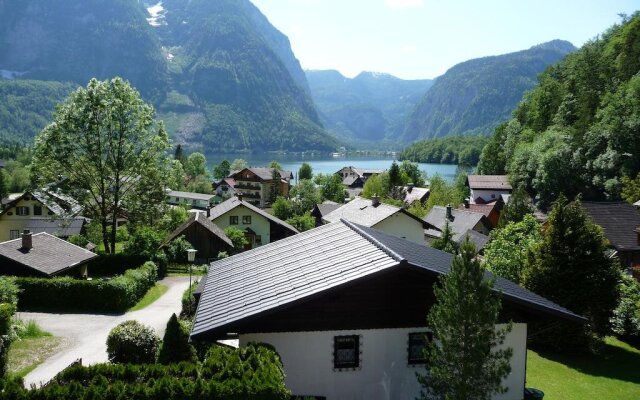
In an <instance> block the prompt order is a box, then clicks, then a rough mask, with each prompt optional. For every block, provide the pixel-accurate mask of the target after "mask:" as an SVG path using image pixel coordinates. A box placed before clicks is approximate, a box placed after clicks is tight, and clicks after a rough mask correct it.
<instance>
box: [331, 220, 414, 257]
mask: <svg viewBox="0 0 640 400" xmlns="http://www.w3.org/2000/svg"><path fill="white" fill-rule="evenodd" d="M340 222H342V223H343V224H345V225H346V226H348V227H349V228H350V229H351V230H353V231H355V232H356V233H357V234H359V235H360V236H362V237H363V238H365V239H366V240H367V241H369V242H370V243H371V244H373V245H374V246H376V247H377V248H378V249H380V250H382V252H384V253H386V254H387V255H388V256H389V257H391V258H393V259H394V260H396V261H398V262H399V263H401V264H405V263H406V262H407V259H406V258H404V257H402V256H401V255H400V254H398V253H396V252H395V251H393V250H391V249H390V248H389V247H387V246H385V245H384V243H382V242H380V241H379V240H378V239H376V238H374V237H373V236H371V235H369V234H368V233H367V232H365V231H364V230H363V229H362V228H360V227H359V226H357V225H356V224H354V223H353V222H349V221H347V220H346V219H344V218H340Z"/></svg>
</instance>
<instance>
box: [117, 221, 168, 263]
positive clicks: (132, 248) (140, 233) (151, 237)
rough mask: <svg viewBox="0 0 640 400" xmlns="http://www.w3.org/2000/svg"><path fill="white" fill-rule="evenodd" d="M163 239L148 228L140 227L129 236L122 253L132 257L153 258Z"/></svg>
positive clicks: (156, 232)
mask: <svg viewBox="0 0 640 400" xmlns="http://www.w3.org/2000/svg"><path fill="white" fill-rule="evenodd" d="M163 239H164V237H163V235H162V234H161V233H160V232H158V231H157V230H156V229H154V228H152V227H149V226H141V227H139V228H137V229H136V230H135V232H133V233H132V234H130V237H129V241H127V242H126V243H125V244H124V248H123V252H124V253H125V254H128V255H132V256H142V257H146V258H148V259H151V258H153V257H154V256H155V255H156V253H157V252H158V249H159V248H160V245H161V244H162V240H163Z"/></svg>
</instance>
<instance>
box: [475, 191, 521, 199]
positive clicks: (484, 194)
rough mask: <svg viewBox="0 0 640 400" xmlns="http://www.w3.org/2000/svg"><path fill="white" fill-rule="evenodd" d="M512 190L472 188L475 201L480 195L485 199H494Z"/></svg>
mask: <svg viewBox="0 0 640 400" xmlns="http://www.w3.org/2000/svg"><path fill="white" fill-rule="evenodd" d="M509 193H511V190H481V189H475V190H474V189H471V199H472V200H473V201H475V200H476V199H477V198H478V197H481V198H482V199H483V200H484V201H493V200H496V199H498V198H499V197H500V195H501V194H509Z"/></svg>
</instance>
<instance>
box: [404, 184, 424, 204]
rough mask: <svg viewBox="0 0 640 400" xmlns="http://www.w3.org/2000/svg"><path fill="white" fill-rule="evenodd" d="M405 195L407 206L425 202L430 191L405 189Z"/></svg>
mask: <svg viewBox="0 0 640 400" xmlns="http://www.w3.org/2000/svg"><path fill="white" fill-rule="evenodd" d="M404 190H405V195H404V202H405V203H407V204H409V205H410V204H411V203H413V202H414V201H423V199H424V198H428V197H429V189H427V188H421V187H413V188H409V187H406V186H405V187H404Z"/></svg>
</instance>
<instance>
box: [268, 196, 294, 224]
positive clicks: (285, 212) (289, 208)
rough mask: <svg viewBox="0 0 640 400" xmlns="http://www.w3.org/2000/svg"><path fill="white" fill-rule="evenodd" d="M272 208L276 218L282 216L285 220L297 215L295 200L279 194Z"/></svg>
mask: <svg viewBox="0 0 640 400" xmlns="http://www.w3.org/2000/svg"><path fill="white" fill-rule="evenodd" d="M271 210H272V212H273V215H274V216H276V218H280V219H281V220H283V221H286V220H287V219H289V218H292V217H294V216H295V215H296V212H295V210H294V206H293V202H291V200H288V199H285V198H284V197H282V196H278V197H277V198H276V201H274V202H273V204H272V205H271Z"/></svg>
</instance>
